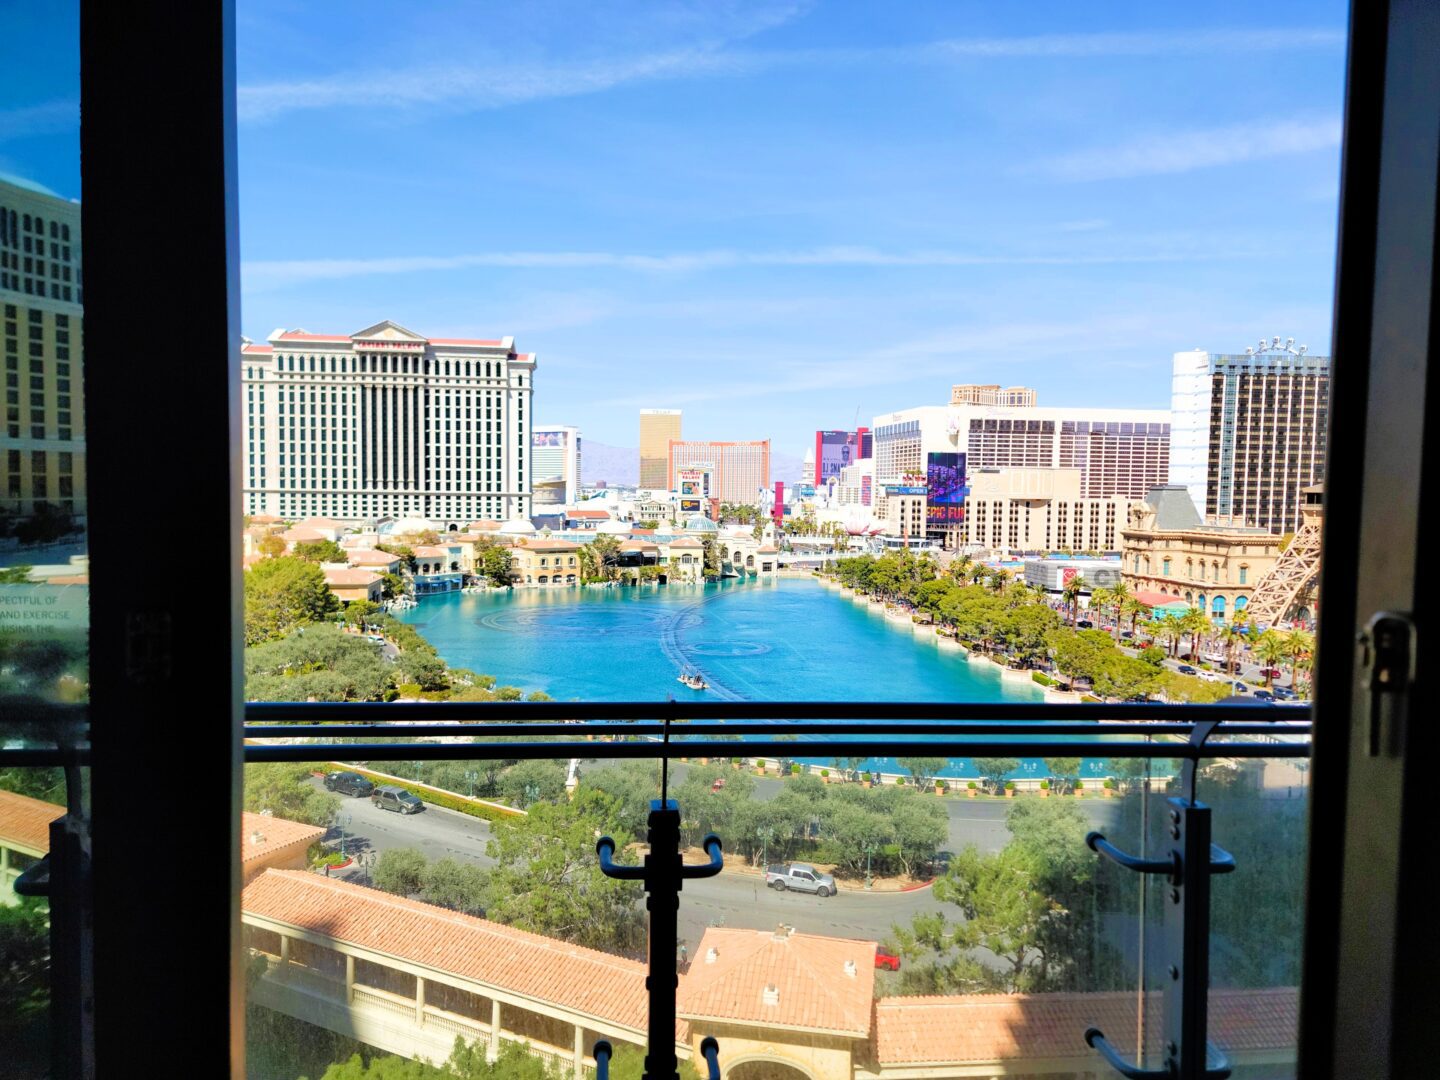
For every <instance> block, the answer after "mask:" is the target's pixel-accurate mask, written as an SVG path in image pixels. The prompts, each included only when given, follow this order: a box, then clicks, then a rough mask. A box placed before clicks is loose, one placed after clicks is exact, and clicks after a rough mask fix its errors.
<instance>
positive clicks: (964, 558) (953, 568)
mask: <svg viewBox="0 0 1440 1080" xmlns="http://www.w3.org/2000/svg"><path fill="white" fill-rule="evenodd" d="M974 565H975V560H974V559H972V558H971V557H970V556H969V555H957V556H956V557H955V558H954V559H952V560H951V561H950V576H951V577H952V578H954V579H955V580H956V581H964V580H965V578H966V576H967V575H968V574H969V573H970V568H971V567H972V566H974Z"/></svg>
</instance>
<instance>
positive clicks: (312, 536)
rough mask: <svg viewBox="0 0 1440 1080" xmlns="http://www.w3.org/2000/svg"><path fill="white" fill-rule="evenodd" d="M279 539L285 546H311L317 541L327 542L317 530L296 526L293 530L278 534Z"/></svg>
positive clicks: (326, 537) (327, 538)
mask: <svg viewBox="0 0 1440 1080" xmlns="http://www.w3.org/2000/svg"><path fill="white" fill-rule="evenodd" d="M280 539H282V540H284V541H285V542H286V543H287V544H313V543H315V541H317V540H329V539H330V537H328V536H326V535H325V534H324V533H322V532H321V531H320V530H319V529H302V528H300V527H299V526H298V525H297V526H296V527H295V528H293V529H286V530H285V531H284V532H282V533H281V534H280Z"/></svg>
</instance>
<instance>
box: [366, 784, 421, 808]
mask: <svg viewBox="0 0 1440 1080" xmlns="http://www.w3.org/2000/svg"><path fill="white" fill-rule="evenodd" d="M370 801H371V802H372V803H374V804H375V805H376V806H378V807H379V808H380V809H381V810H394V811H395V812H396V813H397V814H418V813H419V812H420V811H421V810H424V809H425V804H424V803H423V802H421V801H420V797H419V796H418V795H412V794H410V792H408V791H405V790H403V789H401V788H397V787H390V786H389V785H388V784H387V785H386V786H385V787H381V788H376V789H375V793H374V794H373V795H371V796H370Z"/></svg>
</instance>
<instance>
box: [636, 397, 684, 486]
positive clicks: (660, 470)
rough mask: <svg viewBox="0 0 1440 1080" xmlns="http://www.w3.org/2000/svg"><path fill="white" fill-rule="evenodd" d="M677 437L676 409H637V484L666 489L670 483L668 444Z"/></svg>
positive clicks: (678, 433)
mask: <svg viewBox="0 0 1440 1080" xmlns="http://www.w3.org/2000/svg"><path fill="white" fill-rule="evenodd" d="M678 438H680V410H679V409H641V410H640V486H641V487H642V488H656V489H668V488H669V487H670V486H671V473H670V464H669V454H670V451H669V447H670V440H671V439H678Z"/></svg>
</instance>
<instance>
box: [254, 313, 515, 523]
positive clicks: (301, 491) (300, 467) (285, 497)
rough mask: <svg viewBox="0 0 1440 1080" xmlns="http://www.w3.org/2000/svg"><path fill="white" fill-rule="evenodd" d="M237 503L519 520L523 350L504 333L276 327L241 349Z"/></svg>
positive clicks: (300, 510) (341, 512)
mask: <svg viewBox="0 0 1440 1080" xmlns="http://www.w3.org/2000/svg"><path fill="white" fill-rule="evenodd" d="M240 359H241V381H242V384H243V387H244V390H245V446H244V447H243V449H244V453H245V484H244V493H245V508H246V512H247V513H252V514H253V513H261V512H264V513H269V514H276V515H279V516H280V517H287V518H289V517H311V516H322V517H332V518H337V519H340V520H342V521H364V520H373V519H377V518H384V517H392V518H403V517H418V518H425V519H428V520H432V521H440V522H447V523H459V524H463V523H464V522H466V521H473V520H475V519H476V518H501V519H504V518H511V517H516V516H519V517H528V516H529V514H530V509H531V506H530V503H531V490H530V456H529V455H530V452H531V446H530V431H531V427H530V423H531V416H532V414H533V409H532V406H531V395H532V393H533V390H534V378H535V354H534V353H517V352H516V351H515V342H514V338H509V337H506V338H499V339H494V340H482V339H474V338H426V337H422V336H421V335H419V334H416V333H414V332H413V331H411V330H407V329H405V328H404V327H403V326H398V325H396V324H395V323H393V322H389V321H386V322H381V323H377V324H376V325H374V326H371V327H369V328H367V329H365V330H361V331H359V332H358V333H355V334H348V335H347V334H340V335H334V334H311V333H308V332H306V331H304V330H276V331H275V332H274V333H273V334H271V335H270V338H269V341H268V343H267V344H264V345H258V344H252V343H250V342H246V343H244V344H243V345H242V347H241V357H240Z"/></svg>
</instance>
